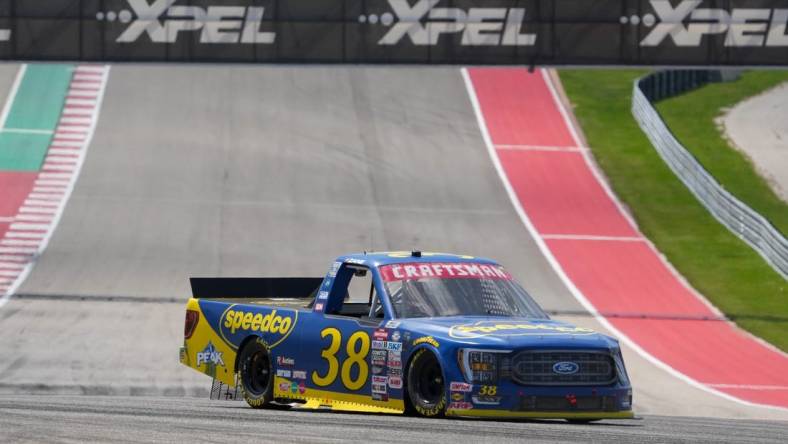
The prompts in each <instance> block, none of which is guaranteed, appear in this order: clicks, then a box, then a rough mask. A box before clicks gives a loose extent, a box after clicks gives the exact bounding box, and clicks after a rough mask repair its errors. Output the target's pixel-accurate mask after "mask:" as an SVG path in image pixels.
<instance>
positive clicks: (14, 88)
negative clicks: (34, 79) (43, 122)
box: [0, 63, 27, 128]
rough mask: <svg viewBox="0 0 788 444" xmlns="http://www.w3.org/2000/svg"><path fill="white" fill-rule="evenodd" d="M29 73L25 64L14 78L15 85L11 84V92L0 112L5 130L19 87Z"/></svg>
mask: <svg viewBox="0 0 788 444" xmlns="http://www.w3.org/2000/svg"><path fill="white" fill-rule="evenodd" d="M26 71H27V64H26V63H23V64H22V65H21V66H20V67H19V70H18V71H17V72H16V77H14V83H12V84H11V90H9V91H8V97H6V99H5V105H3V111H2V112H0V128H5V121H6V120H8V113H9V112H11V106H12V105H13V104H14V100H15V99H16V94H17V93H18V92H19V85H21V84H22V79H23V78H24V77H25V72H26Z"/></svg>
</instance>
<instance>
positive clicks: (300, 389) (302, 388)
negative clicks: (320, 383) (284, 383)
mask: <svg viewBox="0 0 788 444" xmlns="http://www.w3.org/2000/svg"><path fill="white" fill-rule="evenodd" d="M305 392H306V384H304V381H301V382H299V383H298V393H300V394H302V395H303V394H304V393H305Z"/></svg>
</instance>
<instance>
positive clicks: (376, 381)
mask: <svg viewBox="0 0 788 444" xmlns="http://www.w3.org/2000/svg"><path fill="white" fill-rule="evenodd" d="M387 385H388V377H386V376H372V393H373V394H375V393H380V394H387V393H388V389H387V388H386V387H387Z"/></svg>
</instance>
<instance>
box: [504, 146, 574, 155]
mask: <svg viewBox="0 0 788 444" xmlns="http://www.w3.org/2000/svg"><path fill="white" fill-rule="evenodd" d="M495 148H496V149H499V150H511V151H558V152H570V153H581V152H583V151H585V150H588V148H582V147H576V146H540V145H495Z"/></svg>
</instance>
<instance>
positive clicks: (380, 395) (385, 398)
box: [372, 393, 389, 401]
mask: <svg viewBox="0 0 788 444" xmlns="http://www.w3.org/2000/svg"><path fill="white" fill-rule="evenodd" d="M372 399H373V400H375V401H388V400H389V395H388V394H386V393H373V394H372Z"/></svg>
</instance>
